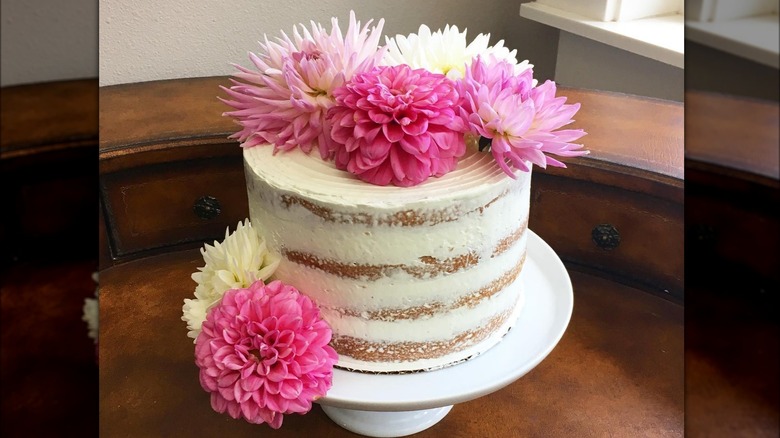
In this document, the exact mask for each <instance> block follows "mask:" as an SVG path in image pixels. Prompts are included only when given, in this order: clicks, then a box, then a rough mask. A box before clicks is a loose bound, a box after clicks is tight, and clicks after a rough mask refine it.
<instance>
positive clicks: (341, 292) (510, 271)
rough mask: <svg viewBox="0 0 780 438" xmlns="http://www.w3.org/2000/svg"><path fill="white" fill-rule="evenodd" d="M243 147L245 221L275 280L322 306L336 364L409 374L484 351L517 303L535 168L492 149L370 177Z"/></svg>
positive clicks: (310, 158) (296, 154)
mask: <svg viewBox="0 0 780 438" xmlns="http://www.w3.org/2000/svg"><path fill="white" fill-rule="evenodd" d="M273 150H274V148H273V147H252V148H245V149H244V152H243V153H244V161H245V172H246V182H247V192H248V197H249V210H250V217H251V222H252V224H253V225H255V226H256V228H257V229H258V231H259V232H260V233H261V234H262V235H263V237H265V239H266V242H267V244H268V247H269V250H270V251H272V252H275V253H276V254H277V255H279V256H280V257H281V263H280V265H279V267H278V269H277V271H276V273H275V277H276V278H277V279H280V280H282V281H283V282H285V283H288V284H291V285H293V286H295V287H297V288H298V289H299V290H301V291H303V292H304V293H306V294H307V295H309V296H310V297H311V298H312V299H314V300H315V301H316V303H317V304H318V305H319V307H320V309H321V312H322V315H323V318H324V319H325V320H326V321H327V322H328V323H329V324H330V326H331V327H332V329H333V339H332V341H331V345H332V346H333V347H334V348H335V349H336V351H337V352H338V354H339V361H338V364H337V366H339V367H341V368H346V369H351V370H359V371H368V372H408V371H419V370H430V369H436V368H441V367H444V366H447V365H451V364H454V363H457V362H460V361H463V360H466V359H468V358H470V357H473V356H475V355H477V354H479V353H482V352H484V351H486V350H488V349H489V348H490V347H492V346H493V345H495V344H496V343H498V342H499V341H500V340H501V338H502V337H503V335H504V334H505V333H506V332H507V331H508V330H509V329H510V328H511V326H512V325H513V324H514V322H515V320H516V319H517V316H518V314H519V312H520V310H521V309H522V306H523V288H522V284H521V282H520V281H519V280H518V277H519V275H520V272H521V270H522V268H523V264H524V262H525V260H526V242H527V238H528V232H527V225H528V209H529V194H530V181H531V172H521V171H517V172H515V175H516V176H517V179H512V178H509V177H508V176H507V175H506V174H505V173H504V172H503V171H502V170H501V169H500V168H499V167H498V166H497V165H496V162H495V159H494V158H493V157H492V156H491V155H490V154H489V153H482V152H478V151H476V150H469V151H468V152H466V155H465V156H464V157H462V158H461V159H460V160H459V162H458V167H457V169H455V170H453V171H452V172H450V173H448V174H446V175H444V176H442V177H439V178H430V179H428V180H427V181H425V182H424V183H422V184H419V185H417V186H414V187H395V186H377V185H373V184H366V183H365V182H363V181H359V180H358V179H356V178H355V177H354V176H353V175H351V174H350V173H347V172H343V171H340V170H337V169H336V168H335V167H334V166H333V164H332V162H328V161H323V160H321V159H320V158H319V157H317V156H316V155H315V154H311V155H306V154H304V153H302V152H301V151H300V150H297V149H296V150H291V151H287V152H284V153H277V154H276V155H274V154H273Z"/></svg>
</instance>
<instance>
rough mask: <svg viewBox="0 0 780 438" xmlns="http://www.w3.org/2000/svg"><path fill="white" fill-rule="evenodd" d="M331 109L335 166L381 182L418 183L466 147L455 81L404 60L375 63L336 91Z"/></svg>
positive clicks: (447, 164)
mask: <svg viewBox="0 0 780 438" xmlns="http://www.w3.org/2000/svg"><path fill="white" fill-rule="evenodd" d="M334 96H335V97H336V102H337V105H336V106H334V107H333V108H331V109H330V111H329V112H328V120H329V121H330V124H331V137H332V139H333V141H334V143H335V163H336V167H337V168H339V169H342V170H347V171H349V172H351V173H353V174H354V175H356V176H357V177H358V178H360V179H361V180H363V181H367V182H370V183H372V184H377V185H382V186H384V185H388V184H390V183H392V184H394V185H396V186H413V185H417V184H419V183H421V182H423V181H425V180H426V179H428V178H429V177H430V176H441V175H444V174H445V173H447V172H449V171H450V170H452V169H454V168H455V166H456V165H457V162H458V158H459V157H461V156H462V155H463V154H464V153H465V151H466V144H465V141H464V139H463V133H464V130H465V123H464V122H463V120H462V119H461V118H460V116H459V114H458V113H457V109H456V108H457V103H458V100H459V97H458V92H457V90H456V89H455V84H454V83H453V82H452V81H451V80H450V79H447V77H446V76H444V75H441V74H434V73H430V72H428V71H427V70H424V69H416V70H412V69H411V67H409V66H408V65H405V64H401V65H397V66H393V67H375V68H374V69H373V70H371V71H369V72H366V73H361V74H358V75H355V77H353V78H352V81H350V82H348V83H347V84H346V85H345V86H342V87H340V88H338V89H336V90H335V91H334Z"/></svg>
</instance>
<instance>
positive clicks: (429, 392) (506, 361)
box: [318, 230, 574, 437]
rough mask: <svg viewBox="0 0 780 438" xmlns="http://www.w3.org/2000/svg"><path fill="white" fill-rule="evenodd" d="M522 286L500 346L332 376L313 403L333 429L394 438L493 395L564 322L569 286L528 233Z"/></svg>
mask: <svg viewBox="0 0 780 438" xmlns="http://www.w3.org/2000/svg"><path fill="white" fill-rule="evenodd" d="M521 279H522V281H523V282H524V285H525V294H526V297H525V300H526V301H525V307H524V308H523V310H522V311H521V313H520V316H519V317H518V319H517V323H516V324H515V326H514V327H513V328H512V330H510V332H509V333H507V335H506V336H505V337H504V339H503V340H502V341H501V342H500V343H499V344H498V345H496V346H495V347H493V348H491V349H490V350H488V351H487V352H485V353H483V354H481V355H479V356H477V357H475V358H473V359H471V360H469V361H466V362H463V363H461V364H458V365H454V366H451V367H447V368H444V369H440V370H436V371H428V372H421V373H414V374H368V373H358V372H350V371H344V370H339V369H334V373H333V387H332V388H331V389H330V391H328V394H327V396H325V397H323V398H321V399H320V400H318V403H319V404H320V405H321V406H322V410H323V411H325V414H327V415H328V417H330V419H331V420H333V421H334V422H335V423H336V424H338V425H339V426H341V427H343V428H345V429H347V430H350V431H352V432H355V433H358V434H361V435H366V436H371V437H401V436H406V435H411V434H413V433H417V432H420V431H422V430H425V429H427V428H429V427H431V426H433V425H434V424H436V423H438V422H439V421H440V420H441V419H442V418H444V417H445V416H446V415H447V413H449V411H450V409H452V406H453V405H454V404H455V403H462V402H465V401H468V400H472V399H475V398H478V397H481V396H483V395H486V394H490V393H491V392H494V391H497V390H499V389H501V388H503V387H505V386H507V385H509V384H510V383H512V382H514V381H515V380H517V379H519V378H520V377H522V376H523V375H525V374H526V373H528V372H529V371H530V370H531V369H533V368H534V367H535V366H536V365H538V364H539V362H541V361H542V360H543V359H544V358H545V357H547V355H548V354H549V353H550V351H552V349H553V348H554V347H555V345H556V344H557V343H558V341H559V340H560V339H561V336H563V332H564V331H565V330H566V327H567V326H568V325H569V319H570V318H571V312H572V306H573V302H574V295H573V293H572V286H571V280H570V279H569V274H568V273H567V272H566V268H565V267H564V266H563V263H562V262H561V260H560V258H558V255H557V254H555V251H553V250H552V248H550V246H549V245H547V243H545V242H544V241H543V240H542V239H541V238H540V237H539V236H538V235H536V234H535V233H533V232H532V231H530V230H529V238H528V257H527V259H526V263H525V266H524V267H523V272H522V274H521Z"/></svg>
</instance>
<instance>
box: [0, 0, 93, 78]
mask: <svg viewBox="0 0 780 438" xmlns="http://www.w3.org/2000/svg"><path fill="white" fill-rule="evenodd" d="M0 7H1V13H0V17H2V26H0V31H1V32H2V35H1V38H0V55H2V63H0V85H2V86H8V85H18V84H27V83H35V82H50V81H57V80H65V79H81V78H94V77H96V76H97V72H98V61H97V55H98V49H97V42H98V39H97V32H98V30H97V23H98V18H97V10H98V8H97V1H96V0H2V1H1V2H0Z"/></svg>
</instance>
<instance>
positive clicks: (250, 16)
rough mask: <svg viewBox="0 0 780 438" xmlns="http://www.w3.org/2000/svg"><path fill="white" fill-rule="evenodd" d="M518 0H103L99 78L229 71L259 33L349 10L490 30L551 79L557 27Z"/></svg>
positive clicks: (399, 22)
mask: <svg viewBox="0 0 780 438" xmlns="http://www.w3.org/2000/svg"><path fill="white" fill-rule="evenodd" d="M521 3H522V1H519V0H489V1H476V0H438V1H431V0H425V1H424V0H393V1H391V0H383V1H358V0H298V1H284V0H275V1H261V0H229V1H217V0H194V1H193V0H166V1H159V0H136V1H133V2H128V1H126V0H101V1H100V84H101V85H112V84H120V83H128V82H141V81H149V80H156V79H170V78H182V77H198V76H214V75H228V74H231V73H232V72H233V71H234V69H233V67H231V66H230V63H231V62H235V63H239V64H243V65H246V64H247V63H248V62H247V56H246V54H247V52H248V51H254V50H257V48H258V46H257V41H258V40H259V39H261V38H262V35H263V33H267V34H268V35H269V36H275V35H278V34H279V32H280V30H284V31H285V32H288V33H289V32H290V31H291V30H292V27H293V26H294V25H295V24H297V23H300V22H306V23H308V22H309V21H310V20H314V21H317V22H320V23H322V24H323V25H326V24H327V27H328V28H330V17H331V16H337V17H338V18H339V22H340V23H341V25H342V29H343V28H344V27H345V24H346V23H347V19H348V16H349V10H350V9H354V10H355V12H356V14H357V16H358V19H360V20H361V21H363V22H365V21H366V20H368V19H370V18H374V19H378V18H382V17H384V19H385V27H384V30H385V34H387V35H395V34H399V33H400V34H408V33H410V32H413V31H416V30H417V28H418V27H419V26H420V24H422V23H425V24H427V25H428V26H430V27H431V28H433V29H436V28H439V27H443V26H444V25H445V24H455V25H458V27H460V28H461V29H462V28H464V27H465V28H468V31H469V33H468V35H469V37H471V38H473V37H474V36H476V35H477V34H478V33H491V35H492V38H491V41H492V42H495V41H497V40H498V39H500V38H503V39H505V40H506V41H505V42H506V43H507V45H508V46H509V47H510V48H516V49H518V57H523V58H527V59H529V60H530V61H531V62H532V63H534V64H536V65H537V76H539V77H541V78H549V77H551V76H552V74H553V72H554V68H555V49H556V47H557V31H555V30H553V29H550V28H547V27H545V26H541V25H539V24H537V23H534V22H531V21H529V20H526V19H523V18H521V17H520V16H519V11H520V4H521Z"/></svg>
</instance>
